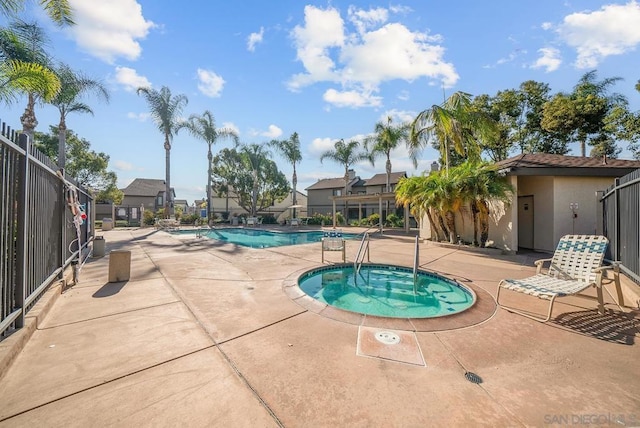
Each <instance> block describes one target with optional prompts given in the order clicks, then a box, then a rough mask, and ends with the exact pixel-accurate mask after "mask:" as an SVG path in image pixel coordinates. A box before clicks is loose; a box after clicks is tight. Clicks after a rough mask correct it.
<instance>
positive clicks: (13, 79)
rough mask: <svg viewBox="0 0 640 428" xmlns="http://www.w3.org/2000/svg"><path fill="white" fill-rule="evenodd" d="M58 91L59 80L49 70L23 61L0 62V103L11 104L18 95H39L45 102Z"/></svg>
mask: <svg viewBox="0 0 640 428" xmlns="http://www.w3.org/2000/svg"><path fill="white" fill-rule="evenodd" d="M59 91H60V80H59V79H58V77H57V76H56V74H55V73H54V72H52V71H51V70H49V69H47V68H45V67H43V66H41V65H38V64H34V63H29V62H23V61H3V62H0V102H3V103H5V104H11V103H12V102H14V101H16V98H17V94H18V93H21V92H22V93H25V92H26V93H30V92H34V93H40V94H42V97H43V99H44V100H45V101H47V100H51V99H53V97H54V96H55V95H56V94H57V93H58V92H59Z"/></svg>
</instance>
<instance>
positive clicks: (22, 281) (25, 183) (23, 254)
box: [15, 134, 31, 328]
mask: <svg viewBox="0 0 640 428" xmlns="http://www.w3.org/2000/svg"><path fill="white" fill-rule="evenodd" d="M18 145H19V146H20V148H21V149H23V150H24V159H23V162H21V164H20V167H19V169H18V180H19V181H18V182H19V183H20V184H19V185H18V239H17V241H18V242H16V253H17V254H16V255H17V259H18V260H20V262H19V263H17V265H16V284H15V287H16V288H15V293H16V294H15V305H16V307H19V308H20V315H19V316H18V318H17V319H16V328H21V327H24V319H25V315H26V308H25V299H26V297H27V266H28V264H27V242H29V239H28V237H29V214H28V213H29V207H28V206H27V205H28V204H29V156H30V154H29V149H30V145H31V144H30V142H29V137H28V136H27V135H26V134H20V136H19V138H18Z"/></svg>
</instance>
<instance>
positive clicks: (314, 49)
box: [288, 6, 459, 107]
mask: <svg viewBox="0 0 640 428" xmlns="http://www.w3.org/2000/svg"><path fill="white" fill-rule="evenodd" d="M348 16H349V19H350V21H351V22H352V23H353V24H354V26H355V27H356V30H355V31H354V32H350V33H349V32H347V29H346V28H345V23H344V21H343V19H342V17H341V16H340V14H339V12H338V11H337V10H336V9H335V8H332V7H329V8H327V9H319V8H316V7H314V6H306V7H305V23H304V25H303V26H300V25H298V26H296V27H295V28H294V30H293V31H292V33H291V36H292V38H293V39H294V44H295V46H296V49H297V55H298V60H300V62H301V63H302V65H303V67H304V68H305V72H304V73H299V74H296V75H294V76H292V77H291V79H290V80H289V82H288V86H289V89H290V90H292V91H298V90H300V89H301V88H303V87H305V86H308V85H312V84H314V83H317V82H329V83H335V84H338V85H340V86H341V88H340V89H336V88H332V89H329V90H327V91H326V92H325V95H324V98H325V100H326V101H328V102H333V103H334V104H335V105H336V106H340V107H363V106H368V107H371V106H379V105H380V104H381V103H382V98H380V97H373V96H372V95H371V94H372V93H375V92H377V91H378V88H379V85H380V84H381V83H382V82H384V81H389V80H395V79H403V80H406V81H412V80H415V79H418V78H421V77H427V78H429V79H433V80H437V81H438V83H439V84H443V85H444V86H445V87H451V86H453V85H454V84H455V83H456V82H457V80H458V77H459V76H458V74H457V73H456V71H455V68H454V66H453V65H452V64H451V63H447V62H445V61H444V60H443V58H444V52H445V50H444V48H443V47H442V46H441V45H440V44H439V43H441V42H442V38H441V37H440V36H439V35H430V34H429V33H427V32H412V31H410V30H409V29H408V28H407V27H405V26H404V25H402V24H399V23H386V21H387V20H388V12H387V10H386V9H382V8H377V9H370V10H360V9H356V8H354V7H350V8H349V11H348ZM383 24H384V25H383Z"/></svg>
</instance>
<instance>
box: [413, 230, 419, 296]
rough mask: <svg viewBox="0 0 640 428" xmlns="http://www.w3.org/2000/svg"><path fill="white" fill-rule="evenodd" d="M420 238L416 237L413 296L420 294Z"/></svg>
mask: <svg viewBox="0 0 640 428" xmlns="http://www.w3.org/2000/svg"><path fill="white" fill-rule="evenodd" d="M418 241H419V237H418V236H416V249H415V252H414V255H413V294H418V265H419V264H420V262H419V259H420V246H419V245H418Z"/></svg>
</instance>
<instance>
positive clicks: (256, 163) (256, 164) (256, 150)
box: [240, 144, 271, 217]
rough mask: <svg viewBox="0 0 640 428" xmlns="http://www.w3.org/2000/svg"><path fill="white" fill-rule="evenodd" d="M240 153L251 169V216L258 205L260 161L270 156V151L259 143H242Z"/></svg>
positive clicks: (254, 213)
mask: <svg viewBox="0 0 640 428" xmlns="http://www.w3.org/2000/svg"><path fill="white" fill-rule="evenodd" d="M240 153H241V154H242V155H243V156H246V158H247V160H248V161H249V165H250V166H251V170H252V174H251V175H252V178H253V191H252V192H251V216H252V217H254V216H255V215H256V214H257V212H256V209H257V206H258V189H259V187H260V178H261V177H260V171H261V170H262V169H261V166H262V165H261V164H262V162H263V161H264V160H265V159H267V158H268V157H269V156H271V153H270V152H269V151H268V150H267V149H265V147H264V146H262V145H260V144H248V145H247V144H243V145H242V146H241V148H240Z"/></svg>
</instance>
